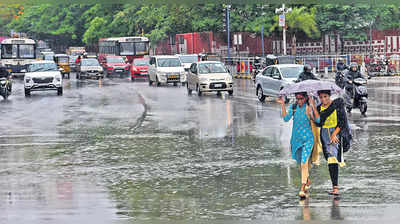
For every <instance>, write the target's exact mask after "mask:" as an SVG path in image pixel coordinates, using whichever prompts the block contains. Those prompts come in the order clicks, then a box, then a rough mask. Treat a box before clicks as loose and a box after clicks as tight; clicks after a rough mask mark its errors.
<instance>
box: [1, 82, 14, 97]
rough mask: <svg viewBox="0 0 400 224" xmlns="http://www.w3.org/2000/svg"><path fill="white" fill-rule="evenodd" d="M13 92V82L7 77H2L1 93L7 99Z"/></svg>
mask: <svg viewBox="0 0 400 224" xmlns="http://www.w3.org/2000/svg"><path fill="white" fill-rule="evenodd" d="M10 94H11V82H10V80H8V79H7V78H0V95H1V96H2V97H3V98H4V99H5V100H7V98H8V96H9V95H10Z"/></svg>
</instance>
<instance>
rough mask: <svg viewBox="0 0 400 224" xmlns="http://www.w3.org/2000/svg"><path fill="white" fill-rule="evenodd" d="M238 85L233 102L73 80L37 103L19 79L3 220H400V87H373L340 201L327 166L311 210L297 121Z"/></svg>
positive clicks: (3, 143)
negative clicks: (294, 142)
mask: <svg viewBox="0 0 400 224" xmlns="http://www.w3.org/2000/svg"><path fill="white" fill-rule="evenodd" d="M236 84H237V86H236V89H235V94H234V96H232V97H231V96H228V95H227V94H222V95H221V96H217V95H215V94H207V95H205V96H202V97H198V96H197V95H196V93H194V94H193V95H192V96H188V95H187V93H186V88H185V87H173V86H163V87H155V86H152V87H150V86H148V84H147V83H145V82H136V83H130V82H129V81H128V80H127V79H125V80H121V79H113V80H109V79H106V80H104V81H102V82H101V83H100V82H99V81H95V80H88V81H83V82H77V81H75V79H71V81H66V83H65V85H66V89H65V91H64V96H62V97H58V96H56V94H52V93H37V94H34V95H33V96H32V97H31V98H27V99H25V98H24V97H23V93H22V89H21V87H22V85H21V83H17V84H16V85H15V86H16V89H17V91H16V92H14V93H13V95H12V97H11V98H10V100H9V102H0V112H1V113H2V114H4V115H6V117H5V116H3V117H2V118H1V121H2V123H3V124H7V125H6V127H7V128H6V129H2V130H0V153H1V154H2V159H1V165H0V171H1V172H0V177H1V181H0V185H1V194H2V195H3V196H2V201H3V203H2V206H1V207H2V209H3V212H2V213H1V214H0V220H1V221H14V223H26V222H27V221H33V222H36V223H39V222H40V220H43V221H44V222H49V223H51V222H52V221H53V222H54V220H57V223H63V222H65V223H71V222H73V221H74V220H78V219H80V220H85V219H86V220H96V223H185V221H187V220H198V221H199V222H201V221H202V220H206V219H218V220H220V222H219V223H233V220H239V221H238V222H237V223H243V222H245V221H248V220H272V219H274V220H360V219H363V220H371V219H373V220H377V219H382V218H383V219H384V220H396V219H399V218H400V215H399V214H398V212H397V211H398V209H399V208H400V203H399V201H400V184H399V181H400V165H399V164H400V163H399V162H400V161H399V160H400V158H399V155H400V146H399V145H400V144H399V143H400V137H399V136H400V135H399V128H398V127H399V125H400V97H399V94H400V90H399V89H400V79H396V78H392V79H390V80H386V79H376V80H372V81H371V82H370V86H369V93H370V102H369V108H368V117H367V118H361V116H360V113H359V112H358V111H354V112H353V115H352V116H351V117H350V120H351V123H352V126H353V128H354V130H355V141H354V146H353V148H352V149H351V152H349V153H348V154H346V161H347V164H348V166H347V167H346V168H344V169H341V170H340V179H339V182H340V186H341V192H342V196H341V198H340V200H334V199H333V198H332V197H330V196H328V194H327V193H326V192H327V190H329V189H330V180H329V173H328V170H327V167H326V163H325V162H323V163H322V164H321V166H319V167H315V168H313V170H312V172H311V177H312V190H311V194H310V198H309V199H308V200H306V201H300V202H299V200H298V198H297V196H296V194H297V192H298V189H299V187H300V186H299V182H300V176H299V172H298V168H297V166H296V164H295V162H294V161H291V160H290V159H289V158H290V154H289V140H290V133H291V130H290V126H289V124H287V123H284V122H283V121H282V120H281V118H280V108H279V107H278V105H276V104H275V103H273V102H272V100H269V101H268V99H267V101H268V102H266V103H260V102H258V101H257V98H256V97H255V96H254V93H255V90H254V85H253V83H252V82H251V81H249V80H238V81H237V83H236ZM395 87H397V88H395ZM21 210H24V211H26V212H27V214H28V215H27V216H23V217H21V216H18V215H17V214H18V212H20V211H21ZM191 222H192V221H191ZM249 222H250V221H249ZM245 223H246V222H245Z"/></svg>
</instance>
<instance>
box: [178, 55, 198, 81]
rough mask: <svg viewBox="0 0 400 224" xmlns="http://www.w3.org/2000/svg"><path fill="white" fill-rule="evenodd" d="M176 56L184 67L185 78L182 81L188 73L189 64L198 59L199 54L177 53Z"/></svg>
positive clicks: (185, 79)
mask: <svg viewBox="0 0 400 224" xmlns="http://www.w3.org/2000/svg"><path fill="white" fill-rule="evenodd" d="M176 56H178V57H179V59H180V60H181V63H182V65H183V67H184V68H185V76H186V77H185V78H184V81H182V83H184V82H187V76H188V75H189V69H190V66H191V65H192V64H193V63H195V62H198V61H199V55H197V54H177V55H176Z"/></svg>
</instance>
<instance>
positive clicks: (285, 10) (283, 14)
mask: <svg viewBox="0 0 400 224" xmlns="http://www.w3.org/2000/svg"><path fill="white" fill-rule="evenodd" d="M291 11H292V8H286V7H285V4H282V8H277V9H275V13H276V14H281V15H280V16H279V26H282V27H283V55H286V21H285V20H286V14H287V13H289V12H291Z"/></svg>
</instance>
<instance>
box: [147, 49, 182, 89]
mask: <svg viewBox="0 0 400 224" xmlns="http://www.w3.org/2000/svg"><path fill="white" fill-rule="evenodd" d="M148 71H149V85H152V84H153V82H154V83H156V84H157V86H160V85H161V84H168V83H173V84H174V86H177V85H178V83H181V82H184V81H185V69H184V67H183V65H182V63H181V61H180V60H179V58H178V57H177V56H153V57H151V58H150V65H149V70H148Z"/></svg>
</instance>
